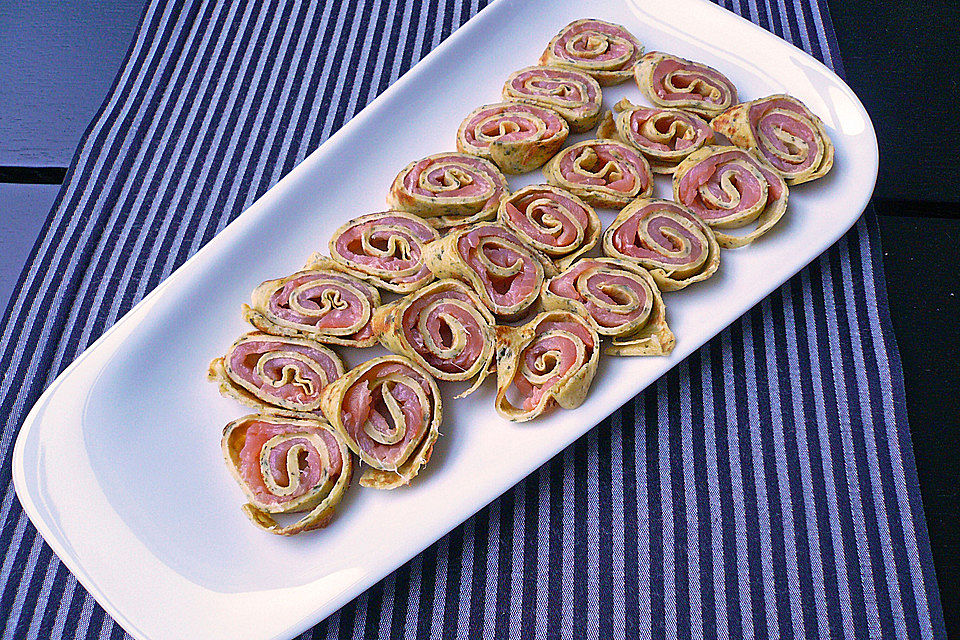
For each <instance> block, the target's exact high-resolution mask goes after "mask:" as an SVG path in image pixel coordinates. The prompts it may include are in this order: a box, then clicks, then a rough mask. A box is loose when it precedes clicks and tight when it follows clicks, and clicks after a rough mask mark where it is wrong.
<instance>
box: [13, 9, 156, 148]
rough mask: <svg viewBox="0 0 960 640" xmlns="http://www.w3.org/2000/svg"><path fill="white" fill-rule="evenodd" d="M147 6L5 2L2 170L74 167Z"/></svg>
mask: <svg viewBox="0 0 960 640" xmlns="http://www.w3.org/2000/svg"><path fill="white" fill-rule="evenodd" d="M143 7H144V1H143V0H107V1H103V0H63V1H58V0H0V165H6V166H28V167H30V166H41V167H43V166H55V167H66V166H68V165H69V164H70V160H71V159H72V158H73V153H74V150H75V149H76V146H77V143H78V142H79V141H80V138H81V136H82V135H83V133H84V131H85V130H86V129H87V126H88V125H89V124H90V121H91V120H92V119H93V116H94V115H95V114H96V112H97V110H98V109H99V108H100V104H101V102H102V101H103V98H104V96H106V94H107V91H109V89H110V87H111V86H112V84H113V80H114V77H115V75H116V73H117V71H118V70H119V68H120V64H121V63H122V62H123V59H124V57H125V56H126V53H127V49H128V47H129V45H130V41H131V40H132V38H133V35H134V32H135V30H136V27H137V24H138V23H139V22H140V14H141V13H142V11H143Z"/></svg>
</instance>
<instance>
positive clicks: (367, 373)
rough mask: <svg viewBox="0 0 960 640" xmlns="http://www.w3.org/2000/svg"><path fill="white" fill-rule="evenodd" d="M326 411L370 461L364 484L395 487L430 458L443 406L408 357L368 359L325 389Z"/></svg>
mask: <svg viewBox="0 0 960 640" xmlns="http://www.w3.org/2000/svg"><path fill="white" fill-rule="evenodd" d="M320 404H321V407H322V408H323V413H324V415H325V416H327V419H328V420H330V423H331V424H332V425H333V427H334V428H335V429H336V430H337V432H338V433H339V434H340V435H341V436H342V437H343V439H344V440H345V441H346V443H347V446H349V447H350V449H351V450H352V451H353V452H354V453H356V454H357V455H358V456H360V460H361V462H362V463H365V464H367V465H369V467H370V468H369V469H367V470H366V471H365V472H364V473H363V474H362V475H361V476H360V484H361V485H363V486H365V487H371V488H374V489H396V488H397V487H402V486H404V485H406V484H409V483H410V480H412V479H413V478H414V477H415V476H416V475H417V474H418V473H419V472H420V469H421V468H423V465H425V464H426V463H427V461H428V460H430V454H431V453H432V452H433V445H434V443H435V442H436V441H437V438H438V437H439V436H440V420H441V419H442V417H443V408H442V405H441V401H440V390H439V389H438V388H437V383H436V382H434V380H433V378H431V377H430V374H429V373H427V372H426V371H425V370H424V369H423V368H422V367H421V366H420V365H418V364H416V363H415V362H413V361H412V360H410V359H409V358H406V357H404V356H399V355H389V356H383V357H380V358H374V359H373V360H368V361H367V362H364V363H363V364H361V365H360V366H358V367H357V368H356V369H353V370H351V371H348V372H347V373H346V374H345V375H344V376H343V377H342V378H340V379H339V380H337V381H336V382H334V383H332V384H330V385H329V386H327V387H326V388H325V389H324V390H323V394H322V397H321V400H320Z"/></svg>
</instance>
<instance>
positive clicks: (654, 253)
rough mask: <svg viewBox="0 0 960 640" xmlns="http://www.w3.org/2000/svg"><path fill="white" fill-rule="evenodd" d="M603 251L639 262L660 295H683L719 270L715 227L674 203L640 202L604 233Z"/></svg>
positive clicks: (649, 199) (638, 199) (660, 201)
mask: <svg viewBox="0 0 960 640" xmlns="http://www.w3.org/2000/svg"><path fill="white" fill-rule="evenodd" d="M603 253H604V254H606V255H608V256H610V257H611V258H618V259H621V260H625V261H627V262H631V263H634V264H638V265H640V266H642V267H644V268H646V269H647V270H649V272H650V275H652V276H653V279H654V280H655V281H656V282H657V286H658V287H659V288H660V290H661V291H678V290H680V289H683V288H684V287H686V286H688V285H691V284H693V283H694V282H700V281H702V280H706V279H707V278H709V277H710V276H712V275H713V274H714V273H716V271H717V268H719V266H720V246H719V245H718V244H717V238H716V236H715V235H714V232H713V229H711V228H710V227H708V226H707V225H706V224H704V222H703V221H702V220H701V219H700V218H698V217H697V216H696V215H695V214H694V213H693V212H692V211H690V210H689V209H687V208H686V207H684V206H682V205H679V204H677V203H676V202H672V201H670V200H660V199H657V198H637V199H636V200H634V201H633V202H631V203H630V204H629V205H627V206H626V207H625V208H624V209H623V210H622V211H621V212H620V215H618V216H617V217H616V219H615V220H614V221H613V223H612V224H611V225H610V226H609V227H608V228H607V230H606V232H604V234H603Z"/></svg>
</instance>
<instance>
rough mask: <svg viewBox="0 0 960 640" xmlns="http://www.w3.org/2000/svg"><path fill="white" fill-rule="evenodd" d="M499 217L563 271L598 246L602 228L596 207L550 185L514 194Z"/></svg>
mask: <svg viewBox="0 0 960 640" xmlns="http://www.w3.org/2000/svg"><path fill="white" fill-rule="evenodd" d="M497 218H498V219H499V220H500V222H501V223H503V224H505V225H506V226H508V227H510V229H512V230H513V231H514V232H515V233H516V234H517V235H518V236H519V237H520V239H521V240H523V241H524V242H525V243H526V244H528V245H529V246H531V247H533V248H534V249H537V250H538V251H540V253H542V254H544V255H546V256H547V257H549V258H551V259H552V260H553V261H554V263H555V264H556V265H557V266H558V267H559V268H561V269H563V268H564V267H566V265H568V264H570V263H571V262H573V261H574V260H576V259H577V257H578V256H580V255H582V254H584V253H586V252H587V251H589V250H590V249H592V248H593V247H594V246H596V244H597V241H598V240H599V238H600V231H601V228H602V225H601V223H600V218H599V217H598V216H597V212H596V211H594V210H593V207H591V206H590V205H588V204H587V203H585V202H584V201H583V200H581V199H580V198H578V197H577V196H575V195H573V194H572V193H569V192H567V191H564V190H563V189H560V188H559V187H554V186H551V185H547V184H534V185H530V186H528V187H524V188H522V189H520V190H519V191H517V192H515V193H514V194H513V195H511V196H510V197H509V198H507V199H506V200H504V201H503V202H502V203H500V211H499V212H498V213H497Z"/></svg>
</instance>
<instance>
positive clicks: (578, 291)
mask: <svg viewBox="0 0 960 640" xmlns="http://www.w3.org/2000/svg"><path fill="white" fill-rule="evenodd" d="M540 304H541V306H542V308H544V309H548V310H549V309H562V310H566V311H570V312H571V313H575V314H578V315H581V316H584V317H586V318H587V320H588V321H589V322H590V324H591V325H593V328H594V329H595V330H596V331H597V333H599V334H600V335H601V336H608V337H610V338H612V343H611V345H610V346H608V347H607V348H606V349H605V350H604V353H608V354H611V355H619V356H662V355H666V354H668V353H670V352H671V351H673V346H674V344H675V343H676V339H675V338H674V336H673V332H672V331H670V327H668V326H667V312H666V307H664V304H663V298H662V297H661V296H660V291H659V290H658V289H657V284H656V282H654V280H653V278H652V277H651V276H650V274H649V273H647V270H646V269H644V268H642V267H639V266H637V265H636V264H633V263H631V262H628V261H626V260H621V259H619V258H581V259H580V260H577V261H576V262H574V263H573V264H572V265H571V266H569V267H568V268H567V269H566V270H564V271H563V272H562V273H560V275H558V276H556V277H554V278H551V279H550V280H548V281H547V282H546V283H544V285H543V294H542V295H541V302H540Z"/></svg>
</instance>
